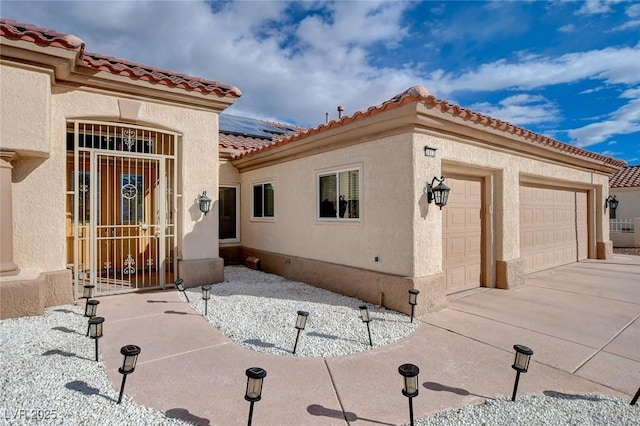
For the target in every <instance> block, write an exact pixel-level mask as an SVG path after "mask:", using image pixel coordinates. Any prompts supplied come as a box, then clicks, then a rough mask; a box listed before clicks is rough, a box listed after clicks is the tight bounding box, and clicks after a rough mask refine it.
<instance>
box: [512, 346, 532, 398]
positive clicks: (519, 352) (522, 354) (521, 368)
mask: <svg viewBox="0 0 640 426" xmlns="http://www.w3.org/2000/svg"><path fill="white" fill-rule="evenodd" d="M513 349H515V350H516V357H515V359H514V360H513V365H512V366H511V368H513V369H514V370H516V371H517V373H516V382H515V383H514V384H513V395H512V396H511V401H515V400H516V393H517V392H518V382H519V381H520V373H526V372H527V370H528V369H529V361H530V360H531V355H533V351H532V350H531V349H529V348H528V347H526V346H523V345H513Z"/></svg>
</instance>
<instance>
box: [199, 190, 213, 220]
mask: <svg viewBox="0 0 640 426" xmlns="http://www.w3.org/2000/svg"><path fill="white" fill-rule="evenodd" d="M198 204H199V205H200V211H201V212H202V213H204V215H205V216H206V215H207V213H209V212H210V211H211V198H209V197H207V191H203V192H202V195H200V196H199V197H198Z"/></svg>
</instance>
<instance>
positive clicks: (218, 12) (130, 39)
mask: <svg viewBox="0 0 640 426" xmlns="http://www.w3.org/2000/svg"><path fill="white" fill-rule="evenodd" d="M0 13H1V15H2V17H4V18H11V19H16V20H18V21H21V22H27V23H32V24H36V25H39V26H43V27H48V28H52V29H55V30H57V31H59V32H63V33H71V34H74V35H76V36H78V37H80V38H82V39H83V40H84V41H85V42H86V49H87V50H88V51H91V52H98V53H101V54H105V55H110V56H115V57H119V58H123V59H127V60H131V61H135V62H142V63H144V64H147V65H151V66H156V67H161V68H167V69H170V70H173V71H176V72H184V73H188V74H191V75H195V76H201V77H204V78H207V79H212V80H217V81H220V82H222V83H225V84H231V85H234V86H237V87H239V88H240V89H241V90H242V92H243V94H244V95H243V97H242V98H240V100H239V101H238V102H237V103H236V105H234V106H233V107H232V108H230V109H229V110H228V112H229V113H233V114H239V115H247V116H251V117H256V118H264V119H270V120H278V121H284V122H290V123H293V124H298V125H303V126H315V125H318V124H320V123H323V122H324V119H325V113H327V112H328V113H329V114H330V117H331V118H335V117H336V115H337V112H336V107H337V106H338V105H342V106H343V107H344V109H345V114H352V113H354V112H356V111H358V110H363V109H366V108H368V107H369V106H371V105H377V104H380V103H382V102H384V101H385V100H387V99H389V98H391V97H393V96H394V95H395V94H397V93H400V92H402V91H403V90H405V89H407V88H409V87H411V86H415V85H423V86H425V87H426V88H427V89H428V90H429V91H430V92H431V93H432V94H433V95H435V96H436V97H437V98H439V99H446V100H448V101H450V102H453V103H457V104H459V105H461V106H463V107H466V108H471V109H473V110H475V111H478V112H482V113H485V114H488V115H491V116H493V117H494V118H499V119H501V120H505V121H509V122H511V123H513V124H516V125H519V126H522V127H525V128H527V129H530V130H533V131H535V132H538V133H541V134H544V135H546V136H550V137H553V138H555V139H558V140H560V141H562V142H566V143H571V144H574V145H577V146H580V147H583V148H586V149H589V150H591V151H595V152H598V153H602V154H605V155H609V156H612V157H615V158H619V159H622V160H626V161H627V162H628V163H629V164H630V165H635V164H640V2H637V1H634V2H627V1H608V0H590V1H582V2H575V1H571V2H568V1H550V2H543V1H518V2H516V1H495V2H481V1H475V2H465V1H448V2H439V1H429V2H417V1H406V2H400V1H336V2H321V1H306V2H281V1H253V2H248V1H240V2H230V1H225V2H213V3H212V2H204V1H196V0H189V1H153V2H125V1H119V2H118V1H109V2H106V1H86V2H62V1H49V2H33V1H19V2H11V1H1V2H0Z"/></svg>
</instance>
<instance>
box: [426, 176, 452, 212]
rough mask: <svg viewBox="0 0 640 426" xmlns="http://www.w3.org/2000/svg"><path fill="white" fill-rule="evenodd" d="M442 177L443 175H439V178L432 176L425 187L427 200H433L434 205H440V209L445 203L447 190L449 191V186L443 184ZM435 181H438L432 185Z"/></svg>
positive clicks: (429, 201)
mask: <svg viewBox="0 0 640 426" xmlns="http://www.w3.org/2000/svg"><path fill="white" fill-rule="evenodd" d="M444 179H445V178H444V176H440V179H438V178H437V177H435V176H434V177H433V179H432V180H431V183H428V184H427V188H426V192H427V202H428V203H431V202H432V201H433V202H435V203H436V206H438V207H440V210H442V208H443V207H444V206H446V205H447V200H448V199H449V191H451V188H449V187H448V186H447V185H445V184H444ZM435 181H438V182H439V183H438V184H437V185H436V186H433V183H434V182H435Z"/></svg>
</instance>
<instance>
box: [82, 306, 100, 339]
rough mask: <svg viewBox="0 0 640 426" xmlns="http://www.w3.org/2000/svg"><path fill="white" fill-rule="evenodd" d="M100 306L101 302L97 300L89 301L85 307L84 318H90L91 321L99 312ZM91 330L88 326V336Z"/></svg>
mask: <svg viewBox="0 0 640 426" xmlns="http://www.w3.org/2000/svg"><path fill="white" fill-rule="evenodd" d="M99 304H100V301H99V300H95V299H91V300H87V305H86V306H85V307H84V316H85V317H88V318H89V319H91V318H93V317H95V316H96V313H97V311H98V305H99ZM89 328H91V326H90V325H87V336H88V335H89Z"/></svg>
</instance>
